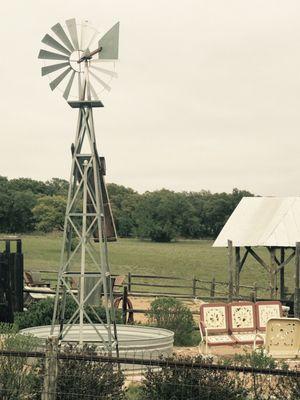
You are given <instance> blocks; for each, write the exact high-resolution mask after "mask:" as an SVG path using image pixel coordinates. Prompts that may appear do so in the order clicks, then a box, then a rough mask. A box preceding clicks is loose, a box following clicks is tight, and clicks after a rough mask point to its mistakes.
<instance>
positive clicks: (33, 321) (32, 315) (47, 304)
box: [15, 296, 120, 329]
mask: <svg viewBox="0 0 300 400" xmlns="http://www.w3.org/2000/svg"><path fill="white" fill-rule="evenodd" d="M53 309H54V298H52V297H49V298H47V299H45V300H40V301H38V302H35V303H31V304H30V305H29V307H28V310H27V311H24V312H19V313H15V325H16V327H17V328H18V329H25V328H30V327H32V326H41V325H51V323H52V316H53ZM75 310H76V304H75V301H74V300H73V299H72V298H71V297H70V296H67V300H66V308H65V320H68V319H69V318H71V316H72V315H73V314H74V312H75ZM94 310H95V311H96V313H97V314H98V315H99V316H100V318H101V319H102V320H103V321H106V313H105V309H104V307H102V306H100V307H94ZM87 313H88V315H89V317H90V318H91V320H92V321H93V322H98V320H97V318H96V316H95V314H94V312H93V311H92V310H91V309H89V308H87ZM116 316H117V318H118V321H119V320H120V314H118V313H117V315H116Z"/></svg>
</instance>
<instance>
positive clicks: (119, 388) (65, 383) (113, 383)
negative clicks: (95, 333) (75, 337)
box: [56, 346, 126, 400]
mask: <svg viewBox="0 0 300 400" xmlns="http://www.w3.org/2000/svg"><path fill="white" fill-rule="evenodd" d="M94 351H95V348H94V347H92V346H85V347H84V348H83V349H80V348H79V347H77V346H69V347H68V348H64V352H65V353H66V354H67V355H68V354H71V355H72V356H74V354H75V355H76V354H78V355H82V354H84V353H85V354H88V355H94V354H95V352H94ZM123 384H124V375H123V373H122V372H120V371H118V369H117V368H116V365H114V364H113V363H107V362H102V361H101V362H100V361H85V360H80V359H78V360H74V359H64V360H61V359H60V360H59V361H58V377H57V389H56V390H57V395H56V399H57V400H67V399H73V398H74V399H75V398H76V400H85V399H97V400H123V399H125V398H126V397H125V392H124V391H123Z"/></svg>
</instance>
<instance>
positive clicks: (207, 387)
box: [0, 345, 300, 400]
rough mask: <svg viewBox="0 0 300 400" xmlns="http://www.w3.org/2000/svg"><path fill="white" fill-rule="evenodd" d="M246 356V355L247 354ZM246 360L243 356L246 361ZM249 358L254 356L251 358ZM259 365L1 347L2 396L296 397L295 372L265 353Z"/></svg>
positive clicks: (299, 393) (299, 382)
mask: <svg viewBox="0 0 300 400" xmlns="http://www.w3.org/2000/svg"><path fill="white" fill-rule="evenodd" d="M249 360H250V361H251V359H249ZM249 360H248V361H249ZM252 361H253V359H252ZM256 363H257V364H261V365H260V366H259V365H257V366H253V363H252V365H251V362H250V363H248V365H247V363H245V360H244V361H243V359H241V358H236V359H235V360H230V361H228V360H227V361H222V362H214V361H213V359H211V358H204V357H202V356H200V355H199V356H196V357H193V358H187V357H178V356H177V357H175V356H172V357H169V358H159V357H154V356H153V357H151V356H149V354H147V355H145V356H144V357H141V355H139V356H133V355H132V354H131V355H130V356H126V354H125V355H122V356H121V357H119V358H116V357H113V356H111V357H109V356H107V355H104V354H99V353H96V352H95V350H94V349H92V348H85V349H82V348H78V347H76V346H69V347H64V348H57V347H55V346H51V345H50V347H49V346H48V347H47V348H46V351H12V350H3V351H0V398H1V399H3V400H16V399H24V400H25V399H33V400H39V399H41V400H56V399H61V400H63V399H65V400H67V399H68V400H69V399H70V400H79V399H80V400H85V399H99V400H102V399H103V400H104V399H114V400H115V399H116V400H119V399H120V400H125V399H128V400H150V399H151V400H196V399H205V400H215V399H218V400H219V399H226V400H227V399H228V400H231V399H232V400H235V399H236V400H238V399H239V400H241V399H244V400H248V399H255V400H267V399H268V400H269V399H270V400H271V399H273V400H274V399H275V400H276V399H278V400H279V399H280V400H281V399H290V400H296V399H300V371H298V370H297V369H296V368H295V367H293V368H289V367H288V365H286V364H284V363H275V362H274V360H272V359H269V358H268V357H264V358H259V359H258V360H256Z"/></svg>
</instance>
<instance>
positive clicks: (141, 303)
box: [129, 296, 203, 325]
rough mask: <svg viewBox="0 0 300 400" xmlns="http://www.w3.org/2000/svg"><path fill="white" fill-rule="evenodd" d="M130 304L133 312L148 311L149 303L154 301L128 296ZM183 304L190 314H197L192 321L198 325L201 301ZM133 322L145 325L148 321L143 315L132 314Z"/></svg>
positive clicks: (196, 300) (152, 298)
mask: <svg viewBox="0 0 300 400" xmlns="http://www.w3.org/2000/svg"><path fill="white" fill-rule="evenodd" d="M129 298H130V300H131V302H132V306H133V309H135V310H149V309H150V303H151V302H152V301H153V300H154V297H134V296H130V297H129ZM183 303H184V304H185V305H186V306H187V307H189V309H190V310H191V311H192V312H195V313H197V314H194V320H195V322H196V324H197V325H198V324H199V314H198V312H199V308H200V304H202V303H203V301H201V300H198V299H195V300H183ZM134 321H135V322H137V323H139V322H140V323H146V322H147V321H148V319H147V317H146V316H145V314H141V313H134Z"/></svg>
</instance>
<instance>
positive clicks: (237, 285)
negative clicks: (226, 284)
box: [234, 247, 241, 296]
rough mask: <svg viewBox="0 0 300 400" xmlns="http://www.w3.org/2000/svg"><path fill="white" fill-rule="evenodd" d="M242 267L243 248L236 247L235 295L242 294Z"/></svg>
mask: <svg viewBox="0 0 300 400" xmlns="http://www.w3.org/2000/svg"><path fill="white" fill-rule="evenodd" d="M240 269H241V248H240V247H236V248H235V275H234V278H235V279H234V286H235V292H234V294H235V296H238V295H239V294H240Z"/></svg>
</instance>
